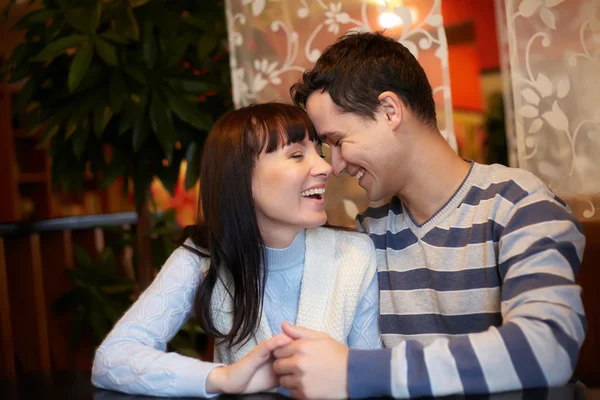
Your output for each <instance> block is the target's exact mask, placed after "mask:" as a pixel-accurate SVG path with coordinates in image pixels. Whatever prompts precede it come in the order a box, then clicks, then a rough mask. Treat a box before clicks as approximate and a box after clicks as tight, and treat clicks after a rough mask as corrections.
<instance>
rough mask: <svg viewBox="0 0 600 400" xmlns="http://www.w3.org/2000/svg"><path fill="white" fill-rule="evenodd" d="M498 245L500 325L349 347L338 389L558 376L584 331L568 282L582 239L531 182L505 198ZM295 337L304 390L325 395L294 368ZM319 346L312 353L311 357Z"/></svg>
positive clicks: (541, 382)
mask: <svg viewBox="0 0 600 400" xmlns="http://www.w3.org/2000/svg"><path fill="white" fill-rule="evenodd" d="M498 247H499V261H498V262H499V273H500V274H501V278H503V286H502V299H501V301H502V304H501V311H502V317H503V324H502V326H500V327H498V328H495V327H491V328H490V329H488V330H487V331H485V332H481V333H474V334H470V335H466V336H461V337H456V338H452V339H450V340H448V339H438V340H436V341H434V342H433V343H431V344H430V345H428V346H423V345H422V344H421V343H420V342H417V341H411V340H408V341H405V342H403V343H401V344H400V345H398V346H397V347H395V348H393V349H383V350H368V351H364V350H363V351H361V350H350V351H349V354H348V370H347V374H348V375H347V378H346V379H340V380H339V381H340V382H342V381H347V382H348V387H347V388H348V394H349V395H350V396H351V397H367V396H376V395H392V396H394V397H405V398H406V397H415V396H423V395H445V394H453V393H467V394H470V393H487V392H499V391H506V390H514V389H521V388H528V387H536V386H554V385H561V384H564V383H565V382H567V381H568V379H569V378H570V377H571V375H572V372H573V369H574V367H575V364H576V362H577V357H578V352H579V348H580V347H581V344H582V343H583V339H584V336H585V317H584V313H583V306H582V303H581V297H580V288H579V286H577V285H576V284H575V276H576V275H577V272H578V269H579V266H580V264H581V257H582V253H583V247H584V237H583V234H582V230H581V227H580V225H579V223H578V222H577V221H576V220H575V219H574V218H573V216H572V215H571V214H570V213H569V212H568V211H566V209H565V208H563V207H562V206H561V205H560V204H559V203H558V202H557V201H556V200H554V199H553V198H552V197H550V196H548V192H545V191H540V192H536V193H534V194H532V195H531V196H529V197H528V198H526V199H524V200H523V201H521V202H520V203H519V204H518V205H517V206H515V207H514V209H513V211H512V212H511V215H510V216H509V218H508V220H507V223H506V224H505V227H504V229H503V232H502V234H501V239H500V242H499V243H498ZM303 346H304V348H302V347H300V346H299V349H298V352H297V353H296V354H295V361H296V367H297V368H296V370H295V371H300V373H301V374H303V377H304V379H303V382H304V383H305V385H306V387H307V389H308V390H309V393H311V395H312V394H315V396H316V397H319V396H320V395H325V394H326V393H327V390H328V389H327V387H324V386H323V385H320V383H321V382H322V379H323V376H318V375H311V374H310V371H307V370H306V369H302V367H303V366H306V365H308V364H309V363H307V362H306V360H303V358H305V357H304V356H303V354H308V353H310V352H309V348H310V346H312V344H311V343H310V341H308V340H305V341H303ZM282 353H284V351H283V349H282ZM275 354H276V356H277V352H276V353H275ZM338 354H339V353H338ZM335 355H336V354H333V353H332V354H331V357H335ZM329 356H330V355H329V354H324V353H323V352H321V353H320V358H321V359H327V358H328V357H329ZM340 360H341V359H338V362H339V361H340ZM330 363H333V361H331V362H330ZM284 365H286V364H284ZM286 366H288V365H286ZM290 370H292V369H290ZM292 371H294V370H292ZM331 373H332V374H339V373H343V374H344V375H345V374H346V371H332V372H331ZM374 377H378V379H375V378H374ZM386 379H387V381H386ZM280 383H281V382H280ZM330 389H331V387H330ZM320 390H321V391H320ZM311 397H312V396H311Z"/></svg>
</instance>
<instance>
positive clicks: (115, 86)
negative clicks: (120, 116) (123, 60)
mask: <svg viewBox="0 0 600 400" xmlns="http://www.w3.org/2000/svg"><path fill="white" fill-rule="evenodd" d="M108 98H109V100H110V108H112V109H113V111H114V112H115V113H119V112H121V110H122V109H123V103H124V102H125V99H127V85H126V84H125V80H124V79H123V75H121V73H120V72H119V71H118V70H115V72H114V73H113V74H112V76H111V77H110V81H109V83H108Z"/></svg>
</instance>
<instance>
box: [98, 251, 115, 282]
mask: <svg viewBox="0 0 600 400" xmlns="http://www.w3.org/2000/svg"><path fill="white" fill-rule="evenodd" d="M99 261H100V266H101V267H102V272H104V273H106V274H108V275H109V276H115V274H116V273H117V261H116V258H115V253H114V252H113V251H112V249H111V248H110V247H105V248H104V250H103V251H102V253H101V254H100V260H99Z"/></svg>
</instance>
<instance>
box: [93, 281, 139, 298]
mask: <svg viewBox="0 0 600 400" xmlns="http://www.w3.org/2000/svg"><path fill="white" fill-rule="evenodd" d="M134 287H135V283H134V282H124V283H115V284H111V285H103V286H101V287H100V290H101V291H102V292H104V293H106V294H108V295H115V294H123V293H129V292H131V291H133V288H134Z"/></svg>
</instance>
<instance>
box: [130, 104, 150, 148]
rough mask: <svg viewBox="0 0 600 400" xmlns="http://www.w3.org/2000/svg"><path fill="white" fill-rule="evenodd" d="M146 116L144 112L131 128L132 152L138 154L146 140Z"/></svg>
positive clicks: (147, 128)
mask: <svg viewBox="0 0 600 400" xmlns="http://www.w3.org/2000/svg"><path fill="white" fill-rule="evenodd" d="M148 131H149V127H148V116H147V114H146V113H145V112H143V113H142V116H141V117H140V118H139V119H138V121H137V122H136V123H135V124H134V126H133V151H135V152H138V151H140V149H141V148H142V146H143V145H144V143H145V142H146V138H148Z"/></svg>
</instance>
